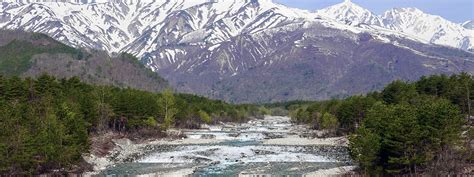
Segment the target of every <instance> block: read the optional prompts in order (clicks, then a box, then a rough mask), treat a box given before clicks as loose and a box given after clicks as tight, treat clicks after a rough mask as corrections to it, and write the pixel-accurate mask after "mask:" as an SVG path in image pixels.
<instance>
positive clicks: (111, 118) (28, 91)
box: [0, 75, 259, 175]
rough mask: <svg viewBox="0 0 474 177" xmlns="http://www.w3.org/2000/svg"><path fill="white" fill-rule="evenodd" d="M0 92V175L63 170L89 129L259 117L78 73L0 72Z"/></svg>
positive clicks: (252, 111) (83, 146)
mask: <svg viewBox="0 0 474 177" xmlns="http://www.w3.org/2000/svg"><path fill="white" fill-rule="evenodd" d="M0 91H1V92H0V157H2V158H0V174H17V175H21V174H23V175H30V174H39V173H43V172H48V171H49V170H52V169H61V168H65V169H68V167H71V166H72V165H74V164H77V162H78V161H79V160H80V159H81V154H83V153H85V152H87V151H88V149H89V135H90V133H94V132H99V133H100V132H103V131H118V132H123V133H125V132H126V133H136V132H142V131H141V130H150V131H143V132H158V133H159V132H160V131H161V130H163V129H160V127H166V128H167V127H173V126H183V127H190V128H196V127H197V126H198V125H199V124H200V123H204V122H206V123H212V122H213V121H243V120H245V119H247V118H248V117H247V116H259V115H258V113H259V111H258V110H259V109H258V107H256V106H253V105H231V104H227V103H225V102H222V101H217V100H209V99H206V98H204V97H199V96H194V95H188V94H175V95H173V94H171V92H167V93H165V94H158V93H150V92H145V91H139V90H134V89H121V88H117V87H105V86H93V85H88V84H85V83H83V82H81V81H80V80H79V79H78V78H77V77H73V78H70V79H61V80H58V79H56V78H54V77H52V76H48V75H42V76H40V77H38V78H37V79H36V80H33V79H29V78H26V79H21V78H19V77H4V76H1V75H0ZM158 100H165V101H158ZM169 100H172V102H173V103H172V102H169ZM166 103H170V104H172V106H170V107H168V108H173V109H174V110H175V112H173V113H174V115H173V121H168V122H166V121H165V120H166V118H165V117H166V116H170V114H169V112H168V114H165V113H164V112H163V108H164V107H163V106H164V105H163V104H166ZM164 123H166V126H159V125H163V124H164ZM139 136H141V135H139ZM147 136H153V134H147Z"/></svg>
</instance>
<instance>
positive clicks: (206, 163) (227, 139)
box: [94, 116, 354, 177]
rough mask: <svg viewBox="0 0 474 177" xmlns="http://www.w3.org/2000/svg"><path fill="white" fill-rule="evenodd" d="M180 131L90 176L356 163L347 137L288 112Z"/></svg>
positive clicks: (271, 170) (319, 171) (285, 171)
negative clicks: (318, 131) (323, 133)
mask: <svg viewBox="0 0 474 177" xmlns="http://www.w3.org/2000/svg"><path fill="white" fill-rule="evenodd" d="M182 133H183V134H184V135H185V138H183V139H180V140H174V141H157V142H154V143H149V144H146V145H142V146H138V147H135V148H133V149H134V151H136V152H135V153H129V154H128V155H122V157H121V161H120V163H118V164H116V165H112V166H109V167H107V168H105V169H104V170H102V171H101V172H100V173H99V174H96V175H94V176H179V177H181V176H190V177H192V176H242V177H246V176H249V177H250V176H295V177H297V176H321V175H328V174H338V173H344V172H347V171H350V170H352V169H353V168H354V166H353V164H352V162H351V160H350V157H349V155H348V151H347V147H346V145H347V142H346V140H345V138H342V137H341V138H329V139H317V138H315V139H314V138H310V137H311V135H312V134H314V133H315V131H312V130H310V129H308V127H307V126H304V125H294V124H292V123H291V122H290V118H288V117H279V116H266V117H265V118H264V119H256V120H251V121H249V122H247V123H243V124H235V123H226V124H222V125H218V126H210V127H205V128H204V129H200V130H182ZM127 148H128V146H127ZM127 148H122V149H124V151H125V149H127ZM117 156H120V155H117ZM117 159H118V158H117ZM117 162H118V161H117Z"/></svg>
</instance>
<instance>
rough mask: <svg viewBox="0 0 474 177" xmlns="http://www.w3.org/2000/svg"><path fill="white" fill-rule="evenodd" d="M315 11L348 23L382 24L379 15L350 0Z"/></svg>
mask: <svg viewBox="0 0 474 177" xmlns="http://www.w3.org/2000/svg"><path fill="white" fill-rule="evenodd" d="M316 13H317V14H318V15H321V16H324V17H327V18H330V19H334V20H337V21H340V22H342V23H345V24H348V25H359V24H368V25H377V26H382V25H383V23H382V19H380V17H379V16H377V15H375V14H374V13H372V12H370V11H369V10H367V9H364V8H362V7H360V6H359V5H357V4H354V3H353V2H351V1H350V0H344V2H343V3H340V4H336V5H334V6H331V7H327V8H324V9H321V10H318V11H317V12H316Z"/></svg>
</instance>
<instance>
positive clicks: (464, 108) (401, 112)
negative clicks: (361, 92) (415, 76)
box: [277, 73, 474, 176]
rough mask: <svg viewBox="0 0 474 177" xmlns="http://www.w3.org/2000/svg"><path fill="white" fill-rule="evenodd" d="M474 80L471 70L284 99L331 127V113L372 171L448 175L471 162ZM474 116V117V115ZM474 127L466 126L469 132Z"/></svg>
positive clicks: (308, 118)
mask: <svg viewBox="0 0 474 177" xmlns="http://www.w3.org/2000/svg"><path fill="white" fill-rule="evenodd" d="M473 91H474V80H473V78H472V77H471V76H470V75H468V74H466V73H461V74H459V75H452V76H449V77H448V76H445V75H435V76H430V77H422V78H421V79H420V80H419V81H417V82H413V83H409V82H404V81H394V82H392V83H391V84H389V85H387V86H386V87H385V89H383V90H382V91H381V92H380V93H379V92H373V93H369V94H367V95H366V96H352V97H349V98H346V99H344V100H331V101H322V102H291V103H286V104H284V103H280V104H279V105H277V106H284V107H285V108H287V109H289V110H290V116H291V117H292V118H293V120H294V121H296V122H299V123H307V124H311V125H313V127H314V128H316V129H326V130H327V129H328V127H327V126H325V125H323V123H324V121H325V116H324V115H327V113H331V114H334V115H335V116H336V117H337V120H338V122H339V127H338V130H339V131H338V133H339V134H352V135H350V138H349V139H350V150H351V155H352V156H353V158H354V160H356V161H357V162H358V163H359V165H360V167H361V169H362V170H363V171H364V172H365V173H366V174H367V175H375V176H376V175H394V174H411V175H413V174H419V173H429V174H432V175H433V176H440V175H441V176H444V175H447V174H456V173H459V172H460V169H462V166H463V165H465V164H472V151H473V149H472V148H471V147H470V145H469V142H470V140H471V139H472V137H471V136H469V135H463V132H464V131H465V130H466V128H468V129H472V127H471V126H469V125H470V124H467V123H466V120H465V119H468V118H469V116H468V115H472V114H473V113H472V111H471V110H472V104H471V100H472V99H473V96H471V93H472V92H473ZM470 121H472V120H470ZM467 133H469V131H467V132H466V134H467Z"/></svg>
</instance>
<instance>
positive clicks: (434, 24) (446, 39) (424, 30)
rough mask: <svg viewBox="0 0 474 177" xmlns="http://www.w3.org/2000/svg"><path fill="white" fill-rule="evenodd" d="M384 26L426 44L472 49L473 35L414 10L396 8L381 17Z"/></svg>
mask: <svg viewBox="0 0 474 177" xmlns="http://www.w3.org/2000/svg"><path fill="white" fill-rule="evenodd" d="M382 19H383V22H384V24H385V26H386V27H387V28H389V29H392V30H394V31H399V32H402V33H406V34H408V35H411V36H416V37H418V38H420V39H422V40H425V41H426V43H432V44H439V45H446V46H451V47H456V48H461V49H463V50H468V49H473V48H474V34H473V33H472V31H469V30H467V29H465V28H463V27H462V26H461V25H459V24H456V23H453V22H450V21H448V20H446V19H444V18H442V17H440V16H435V15H430V14H426V13H424V12H422V11H421V10H419V9H416V8H396V9H392V10H389V11H387V12H385V13H384V14H383V15H382Z"/></svg>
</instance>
